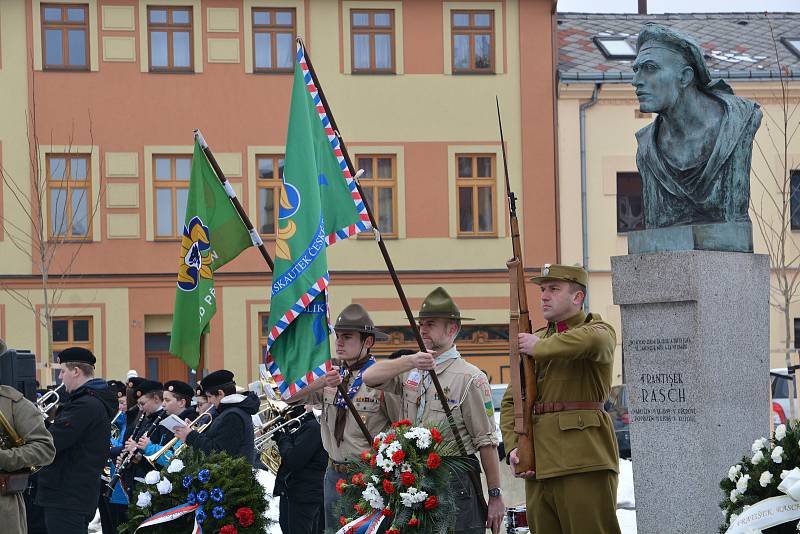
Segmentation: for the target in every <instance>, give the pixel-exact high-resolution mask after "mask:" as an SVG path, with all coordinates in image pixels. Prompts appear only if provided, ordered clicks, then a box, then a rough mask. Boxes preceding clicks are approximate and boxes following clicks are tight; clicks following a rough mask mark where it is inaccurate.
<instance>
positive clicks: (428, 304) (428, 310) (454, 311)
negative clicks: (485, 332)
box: [415, 287, 473, 321]
mask: <svg viewBox="0 0 800 534" xmlns="http://www.w3.org/2000/svg"><path fill="white" fill-rule="evenodd" d="M430 318H442V319H457V320H460V321H472V320H473V318H472V317H462V316H461V310H459V309H458V306H456V303H455V302H454V301H453V299H452V297H451V296H450V295H449V294H448V293H447V291H445V290H444V288H443V287H437V288H436V289H434V290H433V291H431V292H430V293H429V294H428V296H427V297H425V301H424V302H423V303H422V307H421V308H420V309H419V315H418V316H417V317H415V319H430Z"/></svg>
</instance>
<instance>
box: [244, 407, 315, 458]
mask: <svg viewBox="0 0 800 534" xmlns="http://www.w3.org/2000/svg"><path fill="white" fill-rule="evenodd" d="M307 415H313V414H311V413H310V412H304V413H301V414H300V415H298V416H297V417H293V418H291V419H289V420H287V421H284V422H282V423H280V424H279V425H278V426H275V427H272V428H269V426H268V425H269V422H268V423H264V425H263V426H262V429H267V428H269V430H266V431H264V430H262V432H263V434H260V435H259V436H258V437H256V439H255V443H254V446H255V448H256V450H257V451H258V452H263V450H262V449H264V448H266V446H267V442H268V441H271V440H272V436H274V435H275V434H277V433H278V431H280V430H282V429H283V428H286V427H288V428H287V429H286V432H287V433H289V434H293V433H295V432H297V430H298V429H299V428H300V425H301V424H302V423H303V420H304V419H306V416H307ZM276 419H283V417H282V416H279V417H277V418H276Z"/></svg>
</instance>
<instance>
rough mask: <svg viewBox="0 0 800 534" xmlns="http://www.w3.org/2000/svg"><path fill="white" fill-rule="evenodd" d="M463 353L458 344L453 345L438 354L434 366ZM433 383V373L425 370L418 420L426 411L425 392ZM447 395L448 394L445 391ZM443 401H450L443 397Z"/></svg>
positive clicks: (417, 420)
mask: <svg viewBox="0 0 800 534" xmlns="http://www.w3.org/2000/svg"><path fill="white" fill-rule="evenodd" d="M460 357H461V354H459V352H458V349H456V346H455V345H453V346H452V347H450V348H449V349H447V350H446V351H444V352H443V353H441V354H440V355H438V356H437V357H436V358H435V359H434V360H433V366H434V368H436V367H438V366H439V365H441V364H443V363H444V362H446V361H447V360H455V359H456V358H460ZM432 383H433V379H432V378H431V374H430V373H429V372H427V371H425V377H424V378H423V379H422V381H421V383H420V388H419V403H418V404H417V418H416V420H415V421H416V422H417V423H421V422H422V414H423V413H424V412H425V394H426V392H427V391H428V387H429V386H430V385H431V384H432ZM445 395H447V394H446V393H445ZM442 402H448V399H442Z"/></svg>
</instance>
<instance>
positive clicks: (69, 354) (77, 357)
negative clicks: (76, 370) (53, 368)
mask: <svg viewBox="0 0 800 534" xmlns="http://www.w3.org/2000/svg"><path fill="white" fill-rule="evenodd" d="M96 362H97V358H95V357H94V354H92V351H90V350H87V349H84V348H83V347H69V348H68V349H64V350H62V351H61V352H60V353H59V355H58V363H88V364H89V365H91V366H94V364H95V363H96Z"/></svg>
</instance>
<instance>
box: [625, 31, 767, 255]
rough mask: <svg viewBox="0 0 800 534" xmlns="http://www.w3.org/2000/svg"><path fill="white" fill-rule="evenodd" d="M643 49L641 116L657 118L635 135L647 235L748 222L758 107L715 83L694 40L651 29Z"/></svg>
mask: <svg viewBox="0 0 800 534" xmlns="http://www.w3.org/2000/svg"><path fill="white" fill-rule="evenodd" d="M636 49H637V56H636V60H635V61H634V63H633V71H634V77H633V82H632V83H633V86H634V87H635V90H636V97H637V98H638V100H639V109H640V110H641V111H642V112H654V113H657V114H658V117H656V119H655V120H654V121H653V122H652V123H650V124H648V125H647V126H645V127H644V128H642V129H641V130H639V131H638V132H637V133H636V139H637V141H638V144H639V147H638V150H637V152H636V165H637V167H638V168H639V173H640V175H641V177H642V191H643V200H644V215H645V228H647V229H652V228H665V227H673V226H685V225H699V224H710V223H749V222H750V217H749V215H748V212H747V210H748V207H749V202H750V162H751V157H752V151H753V137H754V136H755V133H756V130H758V127H759V125H760V124H761V116H762V114H761V110H760V109H759V106H758V104H756V103H754V102H751V101H749V100H746V99H744V98H741V97H738V96H734V94H733V90H732V89H731V88H730V87H729V86H728V85H727V84H726V83H725V82H723V81H717V82H712V80H711V75H710V73H709V70H708V67H707V66H706V63H705V60H704V59H703V53H702V50H701V48H700V47H699V46H698V45H697V43H695V41H694V40H693V39H692V38H691V37H689V36H687V35H684V34H682V33H680V32H677V31H675V30H672V29H670V28H667V27H665V26H661V25H659V24H655V23H647V24H645V25H644V27H643V28H642V30H641V31H640V32H639V37H638V41H637V46H636ZM751 246H752V245H751Z"/></svg>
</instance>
